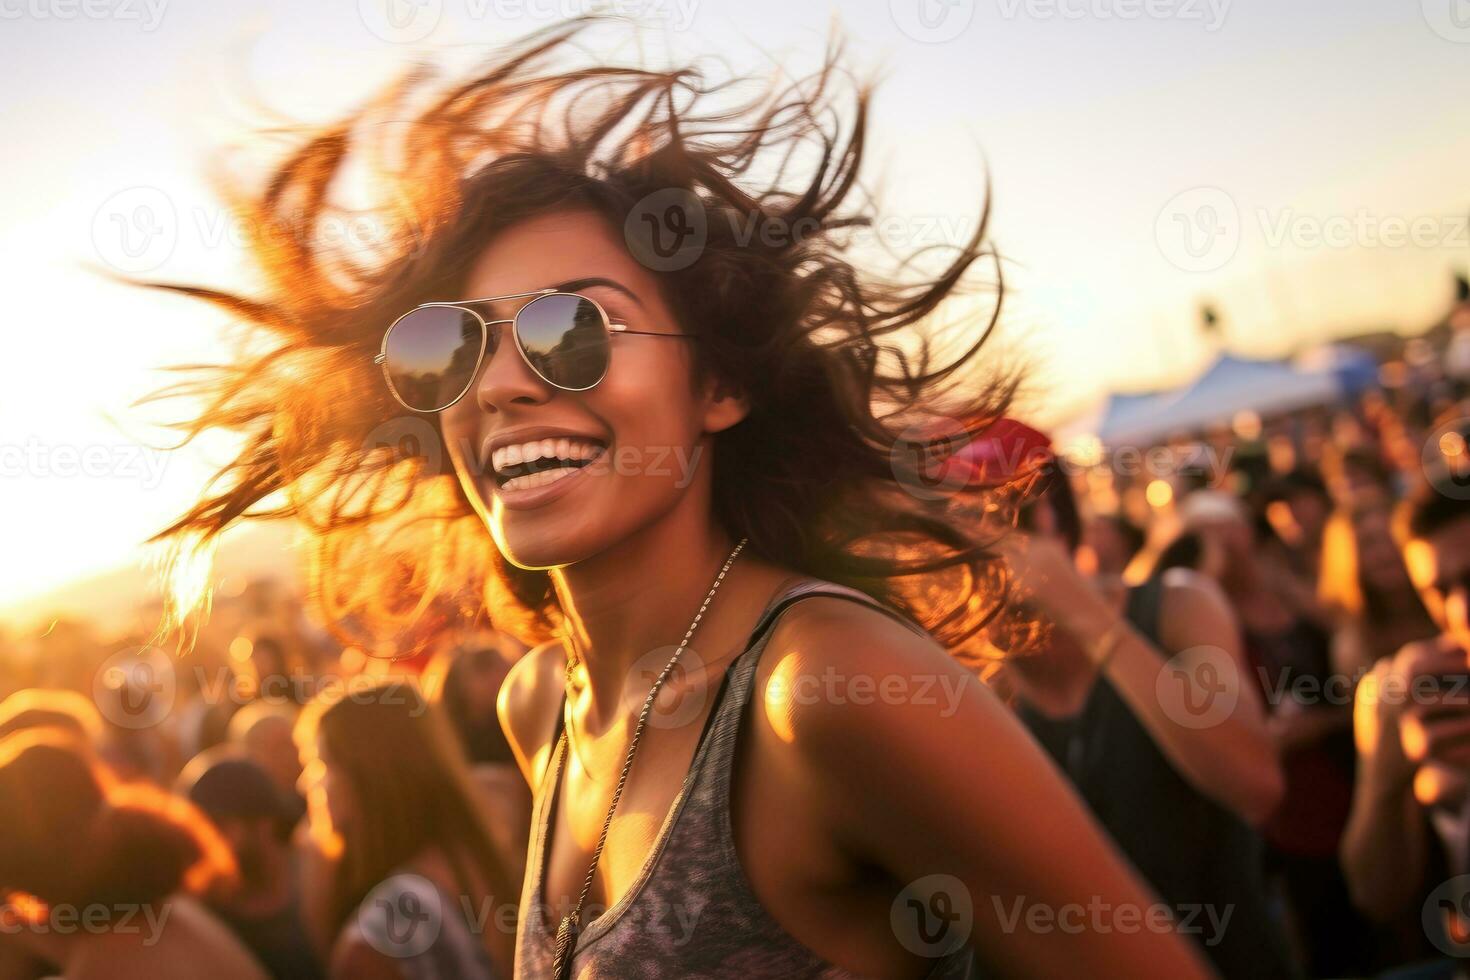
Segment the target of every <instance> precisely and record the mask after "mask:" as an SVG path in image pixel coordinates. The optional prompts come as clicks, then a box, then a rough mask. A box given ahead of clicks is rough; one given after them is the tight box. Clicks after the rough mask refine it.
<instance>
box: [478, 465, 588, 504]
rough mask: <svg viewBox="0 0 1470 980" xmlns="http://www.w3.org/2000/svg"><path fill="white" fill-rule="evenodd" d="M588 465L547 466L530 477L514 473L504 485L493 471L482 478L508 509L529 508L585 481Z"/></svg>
mask: <svg viewBox="0 0 1470 980" xmlns="http://www.w3.org/2000/svg"><path fill="white" fill-rule="evenodd" d="M594 462H595V461H594ZM591 469H594V464H588V465H587V466H583V467H581V468H580V469H558V470H546V471H543V472H541V473H537V474H534V475H532V476H530V477H516V478H515V479H512V480H510V481H508V482H507V483H506V484H505V485H504V486H501V485H499V484H498V483H497V482H496V480H495V478H494V476H493V475H491V476H490V477H489V478H488V479H487V480H485V481H484V482H485V483H486V484H488V486H489V488H490V492H491V493H492V494H493V495H494V496H495V497H496V498H497V499H498V500H499V501H500V502H501V504H503V505H504V506H505V508H506V509H507V510H531V509H532V508H536V507H542V506H545V505H546V504H549V503H551V502H552V501H554V500H559V499H561V498H562V497H564V496H566V495H567V494H568V493H570V492H571V491H572V490H574V489H576V488H577V487H578V486H580V485H581V484H583V483H585V482H586V481H587V479H588V475H589V474H588V472H587V471H588V470H591Z"/></svg>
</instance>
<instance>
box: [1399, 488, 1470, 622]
mask: <svg viewBox="0 0 1470 980" xmlns="http://www.w3.org/2000/svg"><path fill="white" fill-rule="evenodd" d="M1453 485H1454V484H1453V481H1452V478H1451V477H1450V476H1449V475H1448V474H1437V473H1431V474H1430V478H1429V479H1428V480H1426V481H1425V483H1424V485H1423V486H1422V487H1421V488H1420V489H1419V492H1418V493H1417V495H1416V496H1415V497H1414V498H1413V499H1412V500H1411V501H1410V502H1409V504H1408V506H1407V509H1406V511H1405V516H1404V520H1403V531H1404V534H1403V536H1404V561H1405V564H1407V565H1408V568H1409V575H1410V577H1411V578H1412V579H1413V581H1414V585H1415V587H1416V588H1418V589H1419V594H1420V596H1421V597H1422V598H1423V600H1424V605H1425V606H1426V607H1427V608H1428V609H1429V614H1430V616H1431V617H1433V619H1434V622H1435V624H1436V625H1437V626H1438V627H1439V628H1440V629H1441V630H1443V631H1444V632H1445V633H1446V634H1448V635H1449V636H1450V637H1452V638H1453V639H1454V640H1455V641H1456V642H1458V643H1459V644H1460V645H1461V646H1463V647H1464V648H1465V649H1466V650H1467V651H1470V500H1467V499H1463V498H1461V497H1458V496H1450V495H1448V494H1445V493H1441V492H1440V491H1439V489H1438V488H1439V487H1440V486H1453Z"/></svg>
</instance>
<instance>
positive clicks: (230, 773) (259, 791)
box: [179, 753, 299, 821]
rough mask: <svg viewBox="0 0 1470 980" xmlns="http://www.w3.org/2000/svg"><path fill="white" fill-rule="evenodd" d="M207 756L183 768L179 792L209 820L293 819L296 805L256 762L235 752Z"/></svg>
mask: <svg viewBox="0 0 1470 980" xmlns="http://www.w3.org/2000/svg"><path fill="white" fill-rule="evenodd" d="M210 756H211V753H205V754H203V755H200V756H197V757H195V759H194V760H193V761H191V762H190V763H189V765H187V766H185V767H184V772H183V773H182V774H181V775H180V777H179V784H180V785H179V792H180V793H182V794H183V795H185V796H187V797H188V798H189V802H191V803H193V804H194V805H195V806H197V807H198V808H199V809H200V810H203V811H204V813H205V815H206V816H208V817H209V818H210V819H211V820H216V821H218V820H241V819H244V820H249V819H255V818H267V819H271V820H282V821H294V820H295V818H296V816H297V811H298V809H299V808H298V807H296V806H293V805H292V802H293V801H291V800H288V799H287V798H286V795H285V794H284V793H282V792H281V790H280V788H279V787H277V786H276V784H275V783H274V782H272V781H271V778H270V776H269V775H267V774H266V771H265V770H264V769H262V768H261V767H260V766H259V765H257V764H256V763H254V762H252V761H250V760H249V759H247V758H244V757H243V756H240V755H235V754H229V755H213V757H212V758H211V757H210Z"/></svg>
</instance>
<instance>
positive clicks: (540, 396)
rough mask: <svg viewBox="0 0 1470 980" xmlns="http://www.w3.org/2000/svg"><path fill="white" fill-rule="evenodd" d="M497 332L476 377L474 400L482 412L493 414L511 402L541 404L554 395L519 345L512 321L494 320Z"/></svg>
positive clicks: (492, 328) (516, 403)
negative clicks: (513, 331) (527, 360)
mask: <svg viewBox="0 0 1470 980" xmlns="http://www.w3.org/2000/svg"><path fill="white" fill-rule="evenodd" d="M490 329H491V330H492V331H498V336H493V337H492V338H491V340H492V343H490V344H487V345H486V351H485V362H484V363H483V364H481V365H480V376H479V377H478V378H477V379H476V380H475V403H476V404H477V405H478V406H479V408H480V410H481V411H482V412H486V413H489V414H494V413H496V412H500V411H504V410H505V409H507V408H509V407H510V406H512V405H538V404H540V403H542V402H545V401H546V400H547V399H549V398H550V397H551V395H552V389H551V386H550V385H548V384H547V383H546V382H545V381H543V380H541V378H540V377H539V376H538V375H537V374H536V372H534V371H532V370H531V366H530V365H529V364H527V363H526V359H525V358H524V357H522V356H521V352H520V350H519V349H518V348H517V347H516V340H515V336H514V335H513V334H512V333H511V325H510V324H509V323H492V324H490Z"/></svg>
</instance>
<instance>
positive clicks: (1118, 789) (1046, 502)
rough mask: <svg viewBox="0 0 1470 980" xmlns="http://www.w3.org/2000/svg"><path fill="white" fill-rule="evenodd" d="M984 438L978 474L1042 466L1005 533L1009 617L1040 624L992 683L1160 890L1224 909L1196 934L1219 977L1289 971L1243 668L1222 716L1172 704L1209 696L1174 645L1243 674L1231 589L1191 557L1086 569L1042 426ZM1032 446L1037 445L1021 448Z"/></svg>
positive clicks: (1260, 749) (1273, 796) (1262, 760)
mask: <svg viewBox="0 0 1470 980" xmlns="http://www.w3.org/2000/svg"><path fill="white" fill-rule="evenodd" d="M991 439H992V440H993V441H994V443H998V444H1000V445H999V449H998V451H996V452H993V453H988V454H985V453H972V454H971V458H972V460H974V461H975V462H976V463H977V474H976V477H977V478H978V479H984V480H989V481H992V482H1003V483H1011V482H1014V480H1015V476H1014V475H1013V474H1011V473H1008V472H1005V466H1004V461H1007V460H1015V459H1023V458H1024V459H1031V460H1033V461H1034V462H1035V463H1036V464H1037V465H1036V468H1035V469H1034V471H1033V472H1032V473H1031V474H1030V477H1031V479H1032V480H1033V481H1034V486H1033V488H1032V490H1031V492H1030V493H1029V494H1027V496H1026V499H1025V503H1024V505H1023V506H1022V508H1021V510H1020V514H1019V525H1020V528H1021V530H1022V532H1023V533H1022V534H1018V535H1015V536H1014V537H1011V538H1009V539H1008V541H1007V543H1006V544H1004V545H1003V547H1004V548H1005V549H1006V552H1007V555H1008V557H1009V561H1010V565H1011V567H1012V568H1013V569H1016V570H1017V572H1018V578H1017V582H1016V587H1017V589H1018V590H1019V591H1020V594H1022V595H1023V596H1024V599H1023V603H1022V605H1021V606H1020V607H1019V609H1018V610H1017V611H1016V613H1014V614H1012V615H1019V616H1021V617H1022V618H1026V619H1029V618H1031V617H1034V618H1037V619H1039V620H1041V621H1042V622H1043V623H1044V624H1045V626H1047V627H1048V629H1047V630H1046V632H1045V633H1044V634H1043V637H1042V638H1041V639H1040V640H1037V641H1035V642H1034V643H1032V644H1029V647H1030V648H1029V649H1028V650H1026V651H1025V652H1023V653H1022V654H1020V655H1016V656H1012V657H1009V658H1007V659H1006V660H1005V661H1004V662H1003V666H1002V668H1001V671H1000V674H999V676H998V677H997V678H996V682H997V684H999V685H1000V686H1001V687H1002V689H1004V690H1006V691H1008V692H1009V693H1011V694H1013V695H1014V697H1015V700H1016V710H1017V712H1018V714H1019V716H1020V717H1021V719H1022V720H1023V721H1024V722H1025V724H1026V726H1027V727H1028V728H1029V729H1030V730H1031V732H1032V733H1033V734H1034V735H1035V736H1036V737H1037V739H1038V741H1040V743H1041V744H1042V746H1043V747H1045V748H1046V750H1047V752H1048V753H1049V754H1050V755H1051V756H1052V758H1053V759H1054V760H1055V761H1056V763H1057V764H1058V765H1059V766H1061V767H1062V769H1063V771H1065V772H1066V773H1067V775H1068V776H1069V777H1070V778H1071V779H1072V781H1073V782H1074V783H1075V785H1076V786H1077V788H1078V790H1079V791H1080V792H1081V794H1082V797H1083V799H1084V800H1085V801H1086V802H1087V804H1088V806H1089V807H1091V808H1092V810H1093V812H1094V813H1095V814H1097V816H1098V818H1099V820H1101V822H1102V824H1103V826H1104V827H1105V828H1107V830H1108V832H1109V833H1110V834H1111V835H1112V836H1113V838H1114V839H1115V840H1117V841H1118V843H1119V845H1120V846H1121V847H1122V849H1123V852H1124V853H1125V854H1126V855H1127V856H1128V858H1129V859H1130V860H1131V861H1132V862H1133V864H1134V865H1135V866H1136V867H1137V868H1138V869H1139V870H1140V871H1141V872H1142V873H1143V875H1144V877H1145V878H1146V879H1147V880H1148V881H1149V883H1150V884H1151V885H1152V886H1153V887H1154V888H1155V889H1156V890H1157V891H1158V892H1159V894H1160V896H1162V898H1163V900H1164V901H1165V903H1166V904H1168V905H1170V906H1171V907H1173V908H1176V909H1185V908H1190V907H1197V908H1208V909H1214V910H1218V911H1217V914H1222V915H1223V914H1224V910H1225V909H1229V910H1230V920H1229V924H1228V926H1227V927H1225V928H1224V929H1223V930H1221V934H1219V935H1215V934H1213V932H1212V931H1206V930H1199V931H1198V932H1196V933H1195V935H1196V938H1197V939H1198V940H1199V941H1200V943H1201V947H1202V948H1203V949H1204V950H1205V952H1206V953H1208V954H1209V956H1210V957H1211V959H1212V961H1213V963H1214V965H1215V966H1216V968H1217V969H1219V971H1220V973H1221V975H1223V976H1226V977H1287V976H1292V975H1293V970H1292V964H1291V960H1290V957H1289V953H1288V950H1287V947H1286V944H1285V941H1284V938H1283V937H1282V935H1281V932H1280V930H1279V926H1278V924H1277V923H1275V922H1273V921H1272V918H1271V915H1270V913H1269V911H1268V907H1267V905H1268V902H1267V891H1266V886H1265V882H1264V878H1263V876H1262V868H1261V842H1260V839H1259V837H1258V836H1257V835H1256V833H1255V832H1254V831H1253V830H1252V829H1251V825H1252V824H1259V823H1262V822H1263V821H1264V820H1265V819H1266V818H1267V817H1268V816H1269V815H1270V814H1271V813H1272V811H1273V810H1274V809H1275V807H1276V805H1277V803H1278V802H1279V801H1280V798H1281V794H1282V789H1283V780H1282V774H1281V767H1280V764H1279V762H1278V761H1277V758H1276V747H1275V745H1274V743H1273V742H1272V739H1271V737H1270V735H1269V733H1268V732H1267V729H1266V717H1265V712H1264V710H1263V708H1262V706H1261V702H1260V697H1259V695H1258V694H1257V692H1256V690H1255V689H1254V688H1253V687H1252V686H1250V684H1249V682H1248V681H1247V682H1246V683H1240V682H1239V681H1238V680H1237V681H1236V682H1235V683H1233V684H1232V691H1231V696H1234V697H1236V698H1237V699H1238V700H1237V702H1236V703H1235V705H1234V707H1233V710H1231V711H1230V712H1229V713H1228V715H1226V716H1225V717H1222V718H1221V719H1220V722H1219V723H1218V724H1211V725H1195V724H1191V722H1193V720H1194V717H1193V716H1192V715H1182V716H1181V715H1180V714H1179V712H1180V711H1183V710H1188V707H1189V706H1191V705H1198V704H1202V703H1203V704H1206V705H1207V702H1208V699H1209V698H1210V697H1213V696H1215V695H1213V694H1211V693H1210V692H1209V691H1205V690H1203V686H1202V684H1201V683H1200V679H1199V675H1200V670H1199V669H1198V667H1199V665H1196V664H1192V663H1191V664H1189V665H1187V668H1186V667H1181V668H1180V669H1177V670H1175V669H1172V668H1171V667H1170V666H1168V665H1169V664H1170V663H1171V658H1173V657H1175V656H1176V655H1179V654H1181V652H1182V651H1197V650H1201V649H1208V650H1210V651H1211V652H1212V655H1213V656H1215V657H1218V658H1220V660H1221V662H1220V663H1214V662H1213V661H1211V663H1212V664H1213V666H1214V667H1215V668H1216V669H1217V670H1220V669H1221V668H1222V667H1223V668H1224V670H1223V671H1221V672H1222V673H1223V674H1233V676H1234V677H1236V678H1242V677H1244V675H1245V674H1246V672H1247V670H1248V665H1247V663H1246V659H1245V654H1244V651H1243V650H1242V648H1241V642H1240V635H1239V627H1238V626H1237V624H1236V622H1235V617H1234V615H1233V614H1232V612H1231V611H1230V606H1229V603H1228V601H1227V600H1226V598H1225V596H1224V594H1223V593H1222V592H1221V591H1220V588H1219V586H1217V585H1216V584H1215V583H1214V582H1213V581H1211V580H1210V579H1208V578H1206V577H1205V576H1203V575H1201V574H1200V573H1198V572H1195V571H1192V570H1189V569H1185V568H1171V569H1169V570H1167V571H1164V572H1162V573H1161V574H1158V575H1155V576H1153V577H1151V578H1149V579H1148V580H1147V581H1146V582H1144V583H1143V584H1142V585H1139V586H1137V587H1134V588H1132V589H1127V590H1123V589H1113V588H1109V586H1110V585H1112V584H1113V583H1114V582H1115V581H1116V580H1109V579H1104V580H1102V583H1095V582H1093V581H1089V580H1087V579H1085V578H1084V577H1083V576H1082V575H1081V574H1080V573H1079V572H1078V570H1077V569H1076V567H1075V565H1074V563H1073V558H1074V556H1075V553H1076V551H1077V547H1078V544H1079V538H1080V531H1081V519H1080V516H1079V513H1078V508H1077V504H1076V501H1075V498H1074V496H1073V492H1072V488H1071V485H1070V483H1069V481H1068V479H1067V476H1066V474H1065V473H1064V472H1063V471H1062V470H1061V469H1060V468H1059V467H1058V466H1057V465H1056V464H1055V463H1054V462H1052V461H1050V460H1049V459H1048V458H1046V457H1045V455H1044V454H1046V453H1049V447H1050V440H1049V439H1048V438H1047V437H1046V436H1045V435H1044V434H1042V433H1040V432H1038V431H1036V430H1034V429H1031V428H1030V427H1028V426H1024V425H1022V424H1020V423H1009V424H1008V428H1007V430H1006V435H1005V436H1004V437H1000V436H992V437H991ZM1027 445H1029V446H1031V447H1036V450H1039V451H1026V452H1018V451H1017V447H1019V446H1027ZM1118 617H1121V619H1120V618H1118ZM1115 621H1116V622H1117V623H1118V624H1119V625H1118V626H1117V627H1116V629H1115V635H1114V636H1113V637H1111V638H1110V639H1109V638H1107V637H1106V636H1103V639H1101V640H1100V639H1099V636H1100V635H1101V634H1099V632H1098V631H1099V629H1100V628H1105V627H1106V624H1108V623H1112V622H1115ZM1123 624H1126V625H1123ZM1009 632H1011V631H1007V630H999V629H998V630H996V631H995V633H997V634H999V635H1001V636H1004V635H1006V634H1007V633H1009ZM1166 671H1167V672H1169V677H1170V679H1171V680H1177V681H1178V682H1179V684H1180V685H1181V690H1180V692H1179V694H1180V696H1179V697H1178V698H1177V699H1174V700H1166V699H1165V698H1162V697H1160V695H1159V678H1160V675H1161V673H1162V672H1166ZM1186 689H1187V690H1186ZM1206 710H1207V708H1206ZM1171 712H1172V713H1171Z"/></svg>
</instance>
